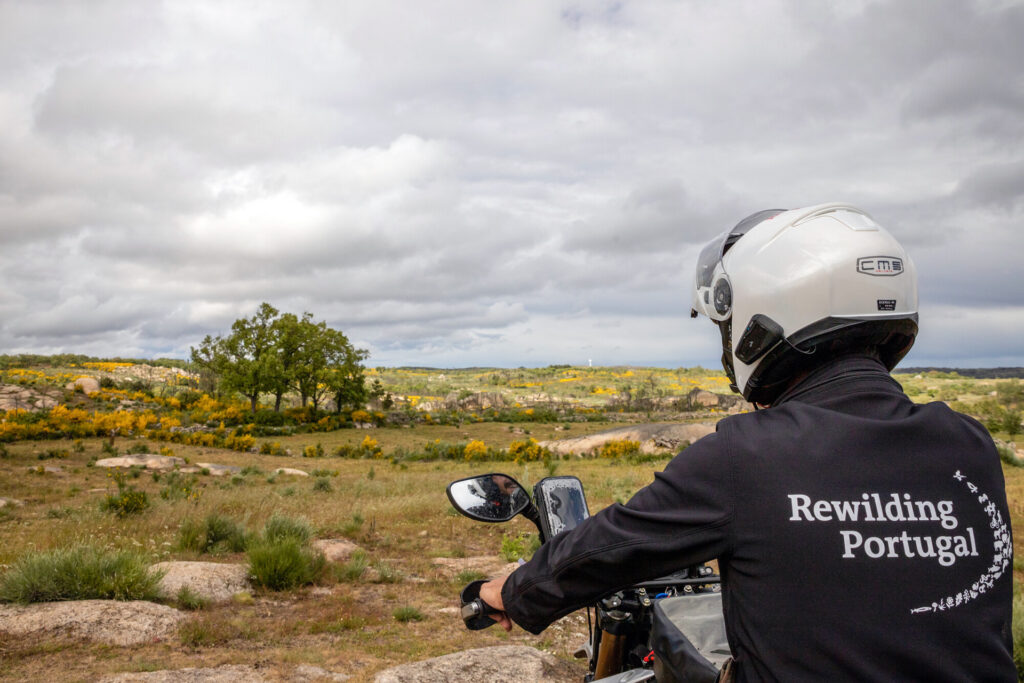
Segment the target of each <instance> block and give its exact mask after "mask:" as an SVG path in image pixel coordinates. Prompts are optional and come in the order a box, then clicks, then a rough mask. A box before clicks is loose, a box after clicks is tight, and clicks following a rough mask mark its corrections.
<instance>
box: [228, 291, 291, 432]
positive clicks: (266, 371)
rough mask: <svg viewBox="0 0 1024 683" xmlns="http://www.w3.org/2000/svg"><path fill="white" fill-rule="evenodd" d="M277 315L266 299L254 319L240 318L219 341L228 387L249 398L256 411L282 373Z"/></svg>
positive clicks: (253, 409) (276, 384)
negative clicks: (261, 396)
mask: <svg viewBox="0 0 1024 683" xmlns="http://www.w3.org/2000/svg"><path fill="white" fill-rule="evenodd" d="M277 314H278V311H277V309H276V308H274V307H273V306H271V305H270V304H268V303H266V302H264V303H262V304H260V307H259V309H257V311H256V313H255V314H254V315H253V316H252V317H251V318H239V319H238V320H236V321H235V322H234V323H232V325H231V334H229V335H228V336H227V337H225V338H224V339H221V340H219V343H218V344H217V346H218V350H219V352H220V353H221V354H223V361H222V363H223V367H222V370H221V373H222V381H223V383H224V388H225V389H228V390H230V391H237V392H238V393H240V394H242V395H243V396H245V397H246V398H248V399H249V404H250V407H251V408H252V412H254V413H255V412H256V408H257V405H258V403H259V397H260V394H262V393H265V392H271V391H274V390H275V389H276V388H277V386H278V383H279V381H280V376H281V373H282V370H281V364H280V362H279V359H278V357H277V354H276V353H275V351H276V345H277V333H278V330H277V329H276V328H275V327H274V320H275V318H276V317H277Z"/></svg>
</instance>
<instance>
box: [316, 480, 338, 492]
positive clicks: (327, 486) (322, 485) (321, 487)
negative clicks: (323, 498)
mask: <svg viewBox="0 0 1024 683" xmlns="http://www.w3.org/2000/svg"><path fill="white" fill-rule="evenodd" d="M313 490H314V491H323V492H326V493H329V492H331V491H333V490H334V487H333V486H331V480H330V479H328V478H327V477H317V478H316V479H314V480H313Z"/></svg>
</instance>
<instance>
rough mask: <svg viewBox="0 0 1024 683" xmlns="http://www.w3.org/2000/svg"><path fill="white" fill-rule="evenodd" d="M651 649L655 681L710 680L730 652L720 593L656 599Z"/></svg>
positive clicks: (710, 682) (716, 676) (703, 681)
mask: <svg viewBox="0 0 1024 683" xmlns="http://www.w3.org/2000/svg"><path fill="white" fill-rule="evenodd" d="M651 649H652V650H654V672H655V676H656V677H657V680H658V683H662V682H663V681H664V682H665V683H683V682H684V681H686V682H687V683H689V682H691V681H697V682H699V683H705V682H706V683H714V681H715V680H717V678H718V672H719V670H720V668H721V666H722V665H723V664H724V663H725V661H726V660H727V659H728V658H729V657H730V655H731V653H730V651H729V641H728V640H727V639H726V637H725V620H724V619H723V618H722V594H721V593H699V594H696V595H681V596H679V597H674V598H662V599H661V600H658V601H656V602H655V603H654V624H653V627H652V629H651Z"/></svg>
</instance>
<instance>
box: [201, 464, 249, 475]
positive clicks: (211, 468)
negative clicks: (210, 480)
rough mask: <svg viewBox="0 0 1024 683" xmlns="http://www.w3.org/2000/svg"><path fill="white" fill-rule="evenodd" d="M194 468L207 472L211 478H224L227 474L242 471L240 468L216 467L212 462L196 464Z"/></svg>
mask: <svg viewBox="0 0 1024 683" xmlns="http://www.w3.org/2000/svg"><path fill="white" fill-rule="evenodd" d="M196 467H198V468H200V470H207V471H208V472H209V473H210V476H211V477H226V476H227V475H229V474H238V473H239V472H241V471H242V468H241V467H235V466H234V465H217V464H214V463H212V462H197V463H196Z"/></svg>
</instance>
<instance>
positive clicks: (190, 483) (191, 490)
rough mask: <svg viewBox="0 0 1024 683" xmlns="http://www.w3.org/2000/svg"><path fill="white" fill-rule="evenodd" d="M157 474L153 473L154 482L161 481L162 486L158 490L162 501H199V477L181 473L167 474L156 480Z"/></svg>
mask: <svg viewBox="0 0 1024 683" xmlns="http://www.w3.org/2000/svg"><path fill="white" fill-rule="evenodd" d="M158 476H159V475H158V473H156V472H154V473H153V480H154V481H163V483H164V486H163V488H161V489H160V497H161V498H163V499H164V500H190V501H193V502H194V501H197V500H199V495H200V488H201V487H200V486H199V477H197V476H196V475H194V474H182V473H181V472H177V471H174V472H169V473H167V474H165V475H162V476H160V477H159V479H158Z"/></svg>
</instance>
